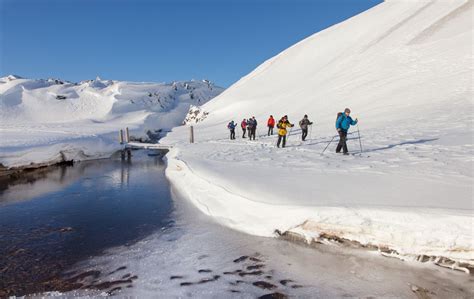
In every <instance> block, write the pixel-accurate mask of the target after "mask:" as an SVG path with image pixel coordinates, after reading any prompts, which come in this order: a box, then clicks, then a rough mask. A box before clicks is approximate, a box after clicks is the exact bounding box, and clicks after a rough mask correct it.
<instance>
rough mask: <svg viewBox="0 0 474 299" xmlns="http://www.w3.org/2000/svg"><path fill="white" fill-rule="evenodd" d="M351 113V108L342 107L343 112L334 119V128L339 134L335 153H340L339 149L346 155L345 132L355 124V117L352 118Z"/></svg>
mask: <svg viewBox="0 0 474 299" xmlns="http://www.w3.org/2000/svg"><path fill="white" fill-rule="evenodd" d="M350 114H351V109H349V108H346V109H344V113H341V115H340V116H339V117H338V118H337V120H336V129H337V133H338V134H339V143H338V144H337V148H336V153H340V152H341V149H342V150H343V153H344V155H348V154H349V151H348V150H347V143H346V140H347V132H348V131H349V128H350V126H354V125H356V124H357V122H358V120H357V118H356V119H355V120H353V119H352V118H351V117H350V116H349V115H350Z"/></svg>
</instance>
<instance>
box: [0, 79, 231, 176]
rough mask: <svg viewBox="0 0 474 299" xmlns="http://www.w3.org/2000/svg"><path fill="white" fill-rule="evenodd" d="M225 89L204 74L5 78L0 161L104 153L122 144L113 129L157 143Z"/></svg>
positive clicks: (0, 89)
mask: <svg viewBox="0 0 474 299" xmlns="http://www.w3.org/2000/svg"><path fill="white" fill-rule="evenodd" d="M222 90H223V89H222V88H220V87H217V86H214V84H213V83H211V82H209V81H208V80H204V81H187V82H173V83H168V84H167V83H135V82H123V81H114V80H102V79H100V78H96V79H95V80H87V81H82V82H80V83H72V82H68V81H63V80H60V79H47V80H42V79H41V80H32V79H23V78H21V77H19V76H13V75H10V76H7V77H3V78H0V134H1V136H2V138H1V141H0V164H2V165H4V166H6V167H18V166H23V165H28V164H30V163H35V164H38V163H54V162H56V161H58V159H59V161H60V160H62V159H67V160H83V159H93V158H103V157H109V156H110V155H111V154H112V153H113V152H114V151H116V150H117V149H120V147H119V144H118V137H117V136H118V133H117V132H118V130H120V129H123V128H125V127H129V128H130V129H131V135H133V136H134V137H137V138H138V137H140V138H142V139H147V138H148V139H149V138H153V139H155V140H154V141H156V139H157V138H159V137H160V136H163V135H164V133H165V132H166V131H169V130H170V129H171V128H172V127H174V126H177V125H180V124H181V123H182V121H183V119H184V118H185V116H186V113H187V112H188V110H189V107H190V106H191V105H201V104H203V103H205V102H207V101H209V100H210V99H211V98H213V97H215V96H216V95H218V94H219V93H221V92H222ZM150 136H151V137H150ZM33 148H34V150H33Z"/></svg>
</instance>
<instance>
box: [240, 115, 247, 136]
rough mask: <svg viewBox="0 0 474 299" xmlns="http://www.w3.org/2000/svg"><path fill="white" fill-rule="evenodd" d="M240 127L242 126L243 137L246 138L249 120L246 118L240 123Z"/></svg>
mask: <svg viewBox="0 0 474 299" xmlns="http://www.w3.org/2000/svg"><path fill="white" fill-rule="evenodd" d="M240 127H241V128H242V132H243V134H242V138H245V132H246V131H247V120H246V119H245V118H244V119H243V120H242V122H241V123H240Z"/></svg>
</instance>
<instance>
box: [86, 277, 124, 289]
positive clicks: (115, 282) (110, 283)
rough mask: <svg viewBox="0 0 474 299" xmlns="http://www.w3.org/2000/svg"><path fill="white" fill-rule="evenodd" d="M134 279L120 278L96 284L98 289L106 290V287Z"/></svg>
mask: <svg viewBox="0 0 474 299" xmlns="http://www.w3.org/2000/svg"><path fill="white" fill-rule="evenodd" d="M132 282H133V281H132V280H131V279H119V280H114V281H104V282H102V283H99V284H96V285H94V288H95V289H98V290H105V289H110V288H111V287H113V286H116V285H119V284H128V283H132Z"/></svg>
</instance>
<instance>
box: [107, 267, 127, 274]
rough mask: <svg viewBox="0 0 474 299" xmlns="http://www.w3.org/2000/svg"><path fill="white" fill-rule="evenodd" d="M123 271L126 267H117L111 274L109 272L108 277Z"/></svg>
mask: <svg viewBox="0 0 474 299" xmlns="http://www.w3.org/2000/svg"><path fill="white" fill-rule="evenodd" d="M125 269H127V267H125V266H122V267H118V268H117V269H115V270H114V271H112V272H109V275H111V274H114V273H116V272H118V271H122V270H125Z"/></svg>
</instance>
